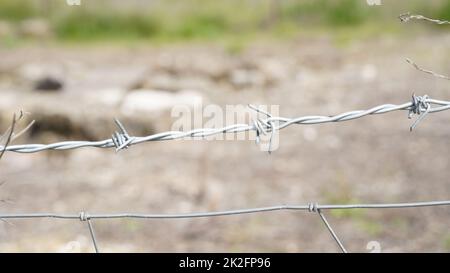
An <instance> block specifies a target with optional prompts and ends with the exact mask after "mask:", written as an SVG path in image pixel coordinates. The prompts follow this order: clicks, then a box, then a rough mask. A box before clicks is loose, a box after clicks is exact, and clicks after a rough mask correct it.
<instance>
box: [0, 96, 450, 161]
mask: <svg viewBox="0 0 450 273" xmlns="http://www.w3.org/2000/svg"><path fill="white" fill-rule="evenodd" d="M249 107H250V109H252V110H253V111H256V112H257V113H258V114H263V115H265V116H266V118H264V119H263V118H257V119H254V120H253V122H251V123H250V124H233V125H229V126H226V127H223V128H200V129H194V130H191V131H187V132H183V131H167V132H162V133H157V134H153V135H148V136H143V137H136V136H130V135H129V134H128V132H127V130H126V129H125V127H124V126H123V125H122V123H120V121H119V120H117V119H115V122H116V125H117V126H118V128H119V132H115V133H114V134H113V135H112V138H109V139H105V140H100V141H63V142H57V143H52V144H23V145H9V146H0V152H4V151H10V152H17V153H36V152H41V151H44V150H70V149H78V148H83V147H96V148H112V147H115V148H116V151H119V150H122V149H124V148H127V147H129V146H132V145H136V144H140V143H144V142H149V141H163V140H176V139H185V138H191V139H202V138H205V137H208V136H212V135H218V134H227V133H239V132H247V131H256V135H257V141H258V136H259V135H261V134H264V135H266V134H269V133H270V134H271V138H270V140H269V141H270V143H269V152H270V151H271V149H270V147H271V145H270V144H271V141H272V137H273V135H274V133H275V132H277V131H279V130H281V129H283V128H286V127H288V126H291V125H308V124H309V125H310V124H321V123H329V122H342V121H349V120H353V119H358V118H362V117H365V116H369V115H379V114H386V113H389V112H393V111H399V110H406V111H408V112H409V114H408V117H409V118H411V117H412V116H413V115H414V114H417V115H419V117H418V118H417V120H416V121H415V122H414V123H413V124H412V125H411V127H410V130H412V129H414V128H415V126H416V125H417V124H418V122H420V121H421V120H422V119H423V118H424V117H425V115H427V114H428V113H436V112H440V111H445V110H448V109H450V101H444V100H436V99H432V98H430V97H428V96H427V95H424V96H416V95H414V94H413V96H412V100H411V101H410V102H406V103H403V104H383V105H378V106H375V107H373V108H370V109H367V110H355V111H349V112H344V113H341V114H338V115H334V116H318V115H314V116H302V117H297V118H285V117H275V116H272V115H271V114H270V113H268V112H266V111H263V110H261V109H259V108H257V107H255V106H253V105H249Z"/></svg>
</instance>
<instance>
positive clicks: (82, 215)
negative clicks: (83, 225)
mask: <svg viewBox="0 0 450 273" xmlns="http://www.w3.org/2000/svg"><path fill="white" fill-rule="evenodd" d="M89 219H90V217H89V214H88V213H87V212H84V211H82V212H80V221H81V222H85V221H87V220H89Z"/></svg>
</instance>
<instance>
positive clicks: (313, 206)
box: [0, 200, 450, 221]
mask: <svg viewBox="0 0 450 273" xmlns="http://www.w3.org/2000/svg"><path fill="white" fill-rule="evenodd" d="M434 206H450V200H445V201H428V202H410V203H387V204H341V205H320V204H317V203H308V204H306V205H277V206H269V207H259V208H250V209H236V210H224V211H214V212H193V213H177V214H170V213H168V214H145V213H107V214H89V213H87V212H81V213H77V214H64V213H49V212H42V213H9V214H0V219H30V218H56V219H77V220H81V221H87V220H90V219H123V218H134V219H183V218H200V217H216V216H229V215H240V214H254V213H263V212H270V211H280V210H295V211H298V210H302V211H309V212H318V211H320V210H336V209H396V208H397V209H399V208H418V207H434Z"/></svg>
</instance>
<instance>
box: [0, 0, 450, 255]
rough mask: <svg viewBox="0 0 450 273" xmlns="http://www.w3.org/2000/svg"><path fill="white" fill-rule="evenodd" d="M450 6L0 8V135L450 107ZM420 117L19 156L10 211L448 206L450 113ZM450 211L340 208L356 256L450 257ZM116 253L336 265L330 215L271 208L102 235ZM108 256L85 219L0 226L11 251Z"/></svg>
mask: <svg viewBox="0 0 450 273" xmlns="http://www.w3.org/2000/svg"><path fill="white" fill-rule="evenodd" d="M408 11H410V12H412V13H418V14H422V15H425V16H427V17H432V18H437V19H447V20H448V19H450V2H449V1H445V0H442V1H437V0H436V1H419V0H417V1H393V0H390V1H388V0H382V1H381V5H379V6H370V5H368V4H367V2H366V1H364V0H341V1H333V0H329V1H327V0H318V1H307V0H303V1H301V0H299V1H294V0H285V1H279V0H260V1H257V0H247V1H242V0H241V1H235V0H229V1H206V0H184V1H181V0H167V1H159V0H148V1H144V0H140V1H138V0H135V1H118V0H117V1H106V0H105V1H102V0H95V1H94V0H89V1H87V0H81V5H79V6H69V5H67V3H66V1H60V0H34V1H32V0H2V1H0V94H1V99H0V129H1V132H3V131H4V130H6V128H7V127H8V126H9V123H10V120H11V118H12V115H13V113H17V112H18V111H19V110H21V109H22V110H24V111H26V112H28V114H27V115H26V120H24V121H22V122H21V124H20V125H21V126H24V125H26V124H27V122H29V121H31V120H36V123H35V124H34V126H33V127H32V128H31V129H30V130H28V131H27V133H26V134H25V135H23V136H22V137H21V138H20V139H18V140H17V141H15V143H16V144H19V143H51V142H55V141H62V140H100V139H106V138H109V137H110V136H111V134H112V133H113V132H114V130H116V128H115V127H114V122H113V118H114V117H117V118H119V119H120V120H121V121H122V122H123V123H124V124H125V126H126V127H127V129H128V131H129V132H130V133H131V134H133V135H138V136H141V135H145V134H151V133H156V132H161V131H166V130H170V129H171V126H172V124H173V122H174V119H173V118H172V117H171V109H172V107H174V106H176V105H177V104H180V103H182V104H188V105H194V104H196V103H198V102H199V101H201V103H202V105H203V106H206V105H209V104H217V105H220V106H223V107H224V106H225V105H237V104H240V105H246V104H248V103H252V104H257V105H258V104H262V105H279V106H280V115H281V116H284V117H297V116H303V115H332V114H337V113H341V112H345V111H349V110H357V109H368V108H370V107H373V106H376V105H380V104H384V103H393V104H400V103H404V102H407V101H409V100H410V98H411V94H412V93H413V92H415V93H416V94H417V95H424V94H428V95H430V96H431V97H432V98H436V99H442V100H448V99H449V98H450V95H449V93H448V92H449V89H448V87H449V81H446V80H443V79H438V78H435V77H432V76H430V75H428V74H424V73H421V72H419V71H417V70H415V69H414V68H413V67H412V66H411V65H409V64H408V63H406V62H405V58H411V59H412V60H413V61H415V62H416V63H417V64H419V65H420V66H423V67H425V68H428V69H431V70H433V71H435V72H437V73H441V74H445V75H449V74H450V65H449V64H450V62H449V60H450V56H449V49H450V29H449V27H448V26H446V25H441V26H439V25H435V24H432V23H428V22H424V21H410V22H407V23H401V22H400V21H399V19H398V18H397V17H398V15H399V14H401V13H404V12H408ZM411 122H412V120H408V119H407V112H404V111H403V112H395V113H390V114H385V115H382V116H376V117H374V116H372V117H365V118H362V119H358V120H354V121H349V122H343V123H333V124H323V125H308V126H306V125H304V126H303V125H302V126H291V127H289V128H287V129H284V130H282V131H281V132H280V144H279V148H278V149H277V150H276V151H274V152H273V153H272V154H271V155H268V154H267V153H264V152H261V151H260V149H259V148H258V146H257V145H255V144H254V142H253V141H172V142H152V143H145V144H141V145H136V146H133V147H131V148H130V149H127V150H124V151H121V152H120V153H117V154H116V153H114V150H113V149H95V148H86V149H77V150H72V151H46V152H40V153H34V154H16V153H6V154H5V155H4V157H3V158H2V159H1V161H0V181H1V182H4V183H2V184H1V186H0V200H3V201H2V202H0V211H1V212H3V213H10V212H56V213H58V212H59V213H78V212H79V211H82V210H84V211H88V212H90V213H108V212H110V213H119V212H137V213H183V212H194V211H214V210H226V209H238V208H251V207H259V206H269V205H278V204H306V203H308V202H318V203H321V204H347V203H356V202H361V203H387V202H410V201H431V200H448V199H449V196H450V187H449V186H448V181H447V179H448V174H449V166H450V163H449V159H448V154H449V152H450V149H449V146H448V144H449V136H450V126H446V124H448V123H449V122H450V113H449V112H441V113H437V114H432V115H428V116H427V117H426V118H425V119H424V120H423V121H422V122H421V123H420V124H419V125H418V127H417V128H416V129H415V130H414V131H413V132H409V126H410V124H411ZM449 213H450V208H445V207H441V208H420V209H391V210H346V211H341V210H335V211H327V212H326V214H327V216H328V218H329V221H330V222H331V224H332V225H333V227H334V229H335V231H336V232H337V233H338V235H339V236H340V238H341V239H342V241H343V243H344V245H345V246H346V248H347V249H348V250H349V251H358V252H367V251H368V250H367V249H366V246H367V243H368V242H370V241H377V242H379V243H380V245H381V250H382V251H385V252H404V251H412V252H418V251H425V252H438V251H444V252H448V251H450V229H449V227H450V217H449ZM94 226H95V230H96V235H97V237H98V243H99V247H100V250H102V251H104V252H119V251H125V252H127V251H131V252H141V251H142V252H161V251H167V252H173V251H177V252H178V251H197V252H200V251H206V252H237V251H242V252H318V251H320V252H335V251H338V248H337V246H336V245H335V243H334V242H333V240H332V238H331V237H330V236H329V234H328V231H327V230H326V229H325V227H324V226H323V224H322V222H321V221H320V218H319V217H317V216H316V215H314V214H310V213H307V212H301V211H299V212H292V211H290V212H284V211H282V212H270V213H265V214H258V215H241V216H230V217H218V218H204V219H184V220H113V221H104V220H96V221H94ZM59 251H82V252H91V251H93V248H92V245H91V243H90V240H89V233H88V230H87V228H86V225H85V223H81V222H76V221H65V220H49V219H42V220H39V219H36V220H12V221H9V223H7V222H1V221H0V252H59Z"/></svg>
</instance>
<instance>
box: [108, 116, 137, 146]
mask: <svg viewBox="0 0 450 273" xmlns="http://www.w3.org/2000/svg"><path fill="white" fill-rule="evenodd" d="M114 122H115V123H116V125H117V127H118V128H119V131H120V132H117V131H116V132H114V134H113V135H112V141H113V143H114V146H115V147H116V152H118V151H120V150H122V149H126V148H128V146H129V145H130V143H131V142H132V141H133V140H134V139H135V137H131V136H130V135H129V134H128V132H127V130H125V127H124V126H123V125H122V123H121V122H120V121H119V120H118V119H114Z"/></svg>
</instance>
